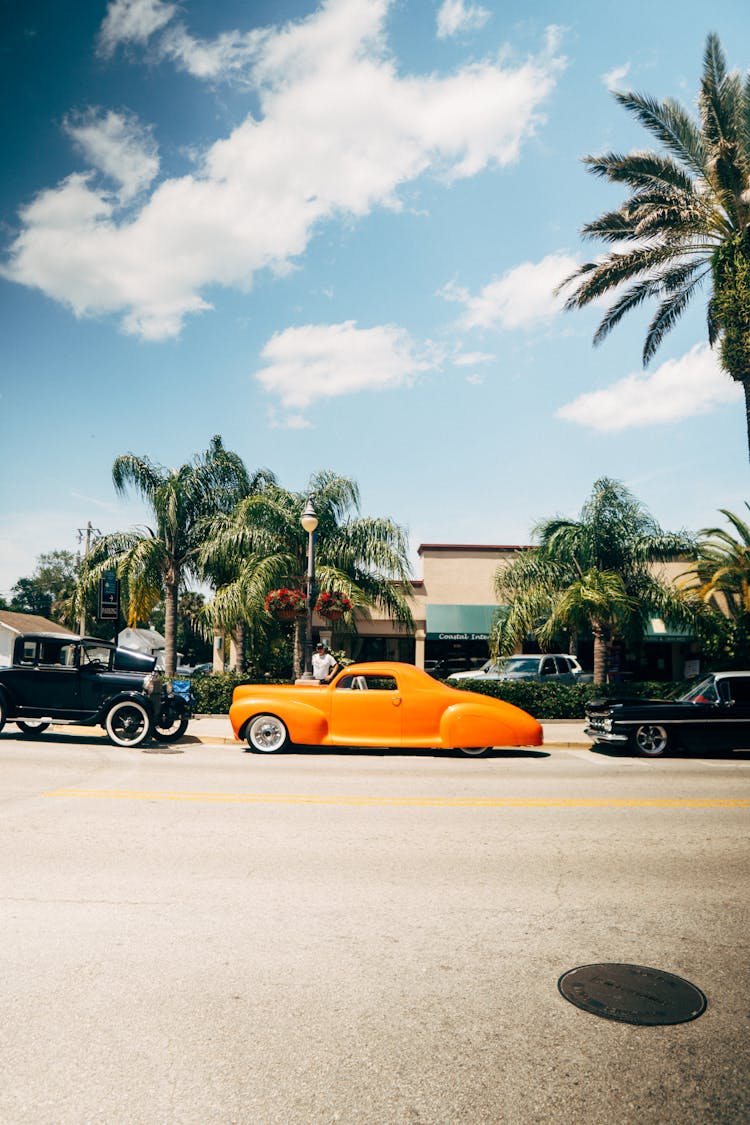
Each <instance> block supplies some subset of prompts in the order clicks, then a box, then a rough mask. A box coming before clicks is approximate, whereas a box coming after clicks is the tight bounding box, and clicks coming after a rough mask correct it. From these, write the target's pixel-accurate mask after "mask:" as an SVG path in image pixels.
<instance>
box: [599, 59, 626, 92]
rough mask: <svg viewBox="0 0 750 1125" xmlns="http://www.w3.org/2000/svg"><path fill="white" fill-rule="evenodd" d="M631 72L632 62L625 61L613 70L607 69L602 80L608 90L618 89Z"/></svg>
mask: <svg viewBox="0 0 750 1125" xmlns="http://www.w3.org/2000/svg"><path fill="white" fill-rule="evenodd" d="M629 73H630V63H623V65H622V66H616V67H614V69H613V70H609V71H607V73H606V74H603V75H602V82H603V83H604V85H605V86H606V87H607V89H608V90H618V89H619V88H620V83H621V82H622V80H623V78H627V76H628V74H629Z"/></svg>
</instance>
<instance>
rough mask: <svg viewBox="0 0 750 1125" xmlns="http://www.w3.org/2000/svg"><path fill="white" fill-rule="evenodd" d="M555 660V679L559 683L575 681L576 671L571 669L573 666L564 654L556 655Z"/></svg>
mask: <svg viewBox="0 0 750 1125" xmlns="http://www.w3.org/2000/svg"><path fill="white" fill-rule="evenodd" d="M555 661H556V662H557V679H558V683H561V684H573V683H575V681H576V673H575V672H574V671H573V666H572V664H571V662H570V661H569V660H568V658H567V657H566V656H556V657H555Z"/></svg>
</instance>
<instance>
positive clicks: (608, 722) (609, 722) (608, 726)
mask: <svg viewBox="0 0 750 1125" xmlns="http://www.w3.org/2000/svg"><path fill="white" fill-rule="evenodd" d="M602 727H603V728H604V730H612V720H611V719H605V720H604V722H603V723H602Z"/></svg>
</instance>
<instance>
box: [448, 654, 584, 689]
mask: <svg viewBox="0 0 750 1125" xmlns="http://www.w3.org/2000/svg"><path fill="white" fill-rule="evenodd" d="M450 679H451V680H539V681H543V682H544V683H554V684H576V683H579V682H581V681H584V682H585V681H586V680H590V679H591V677H590V676H587V675H586V674H585V672H584V671H583V668H582V667H581V665H580V664H579V663H578V661H577V660H576V658H575V656H570V655H569V654H568V653H561V652H543V653H539V654H536V655H532V656H509V657H507V659H505V660H502V661H500V662H499V663H497V664H495V663H494V662H493V661H492V660H488V661H487V663H486V664H483V665H482V667H481V668H477V669H476V671H474V672H457V673H456V674H455V675H454V676H451V677H450Z"/></svg>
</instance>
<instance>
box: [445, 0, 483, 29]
mask: <svg viewBox="0 0 750 1125" xmlns="http://www.w3.org/2000/svg"><path fill="white" fill-rule="evenodd" d="M489 18H490V13H489V12H488V10H487V9H486V8H480V7H479V5H478V4H469V5H466V4H465V3H464V0H443V3H442V4H441V5H440V9H439V11H438V15H437V36H438V39H447V38H449V36H451V35H456V34H457V32H459V31H477V30H479V28H480V27H484V25H485V24H486V23H487V20H488V19H489Z"/></svg>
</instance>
